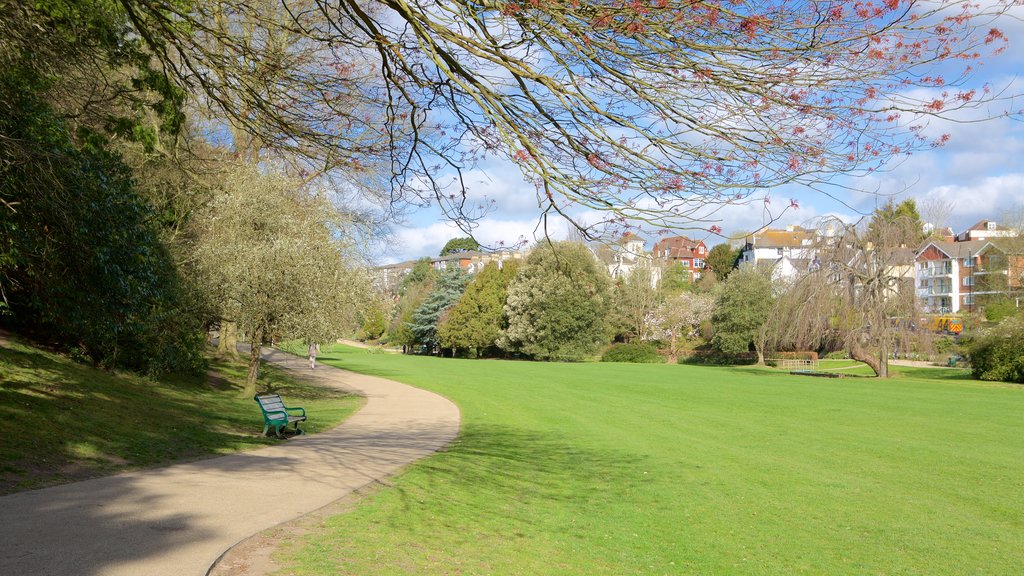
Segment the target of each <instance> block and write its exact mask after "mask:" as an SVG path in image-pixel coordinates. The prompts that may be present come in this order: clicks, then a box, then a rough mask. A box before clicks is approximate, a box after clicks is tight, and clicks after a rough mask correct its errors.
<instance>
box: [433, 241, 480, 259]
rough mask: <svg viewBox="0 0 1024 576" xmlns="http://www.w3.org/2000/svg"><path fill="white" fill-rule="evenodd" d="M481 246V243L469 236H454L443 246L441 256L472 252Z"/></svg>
mask: <svg viewBox="0 0 1024 576" xmlns="http://www.w3.org/2000/svg"><path fill="white" fill-rule="evenodd" d="M479 248H480V243H479V242H477V241H476V240H474V239H473V238H471V237H469V236H465V237H462V238H452V239H451V240H449V241H448V243H447V244H445V245H444V248H441V256H447V255H449V254H456V253H458V252H471V251H473V250H477V249H479Z"/></svg>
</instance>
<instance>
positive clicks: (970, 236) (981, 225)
mask: <svg viewBox="0 0 1024 576" xmlns="http://www.w3.org/2000/svg"><path fill="white" fill-rule="evenodd" d="M1016 235H1017V231H1016V230H1014V229H1013V228H1010V227H1007V226H1003V225H1001V224H999V223H997V222H995V221H994V220H982V221H980V222H977V223H975V224H974V225H973V226H971V227H970V228H968V229H967V230H964V231H963V232H961V233H959V234H957V235H956V241H957V242H971V241H973V240H988V239H989V238H1009V237H1011V236H1016Z"/></svg>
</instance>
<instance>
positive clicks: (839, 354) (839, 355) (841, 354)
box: [825, 350, 850, 360]
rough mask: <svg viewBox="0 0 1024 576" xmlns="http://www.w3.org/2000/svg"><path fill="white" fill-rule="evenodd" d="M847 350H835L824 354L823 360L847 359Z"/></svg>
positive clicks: (848, 352)
mask: <svg viewBox="0 0 1024 576" xmlns="http://www.w3.org/2000/svg"><path fill="white" fill-rule="evenodd" d="M849 359H850V351H849V350H836V351H835V352H829V353H828V354H825V360H849Z"/></svg>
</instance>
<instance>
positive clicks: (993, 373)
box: [970, 316, 1024, 383]
mask: <svg viewBox="0 0 1024 576" xmlns="http://www.w3.org/2000/svg"><path fill="white" fill-rule="evenodd" d="M1022 339H1024V318H1022V317H1020V316H1014V317H1011V318H1008V319H1006V320H1005V321H1004V322H1003V323H1002V324H1000V325H999V326H996V327H995V328H992V329H991V330H989V331H987V332H986V333H984V334H981V335H980V336H978V337H977V338H975V339H974V341H973V342H972V343H971V345H970V360H971V367H972V374H973V375H974V377H975V378H978V379H980V380H997V381H1003V382H1018V383H1024V348H1022V347H1021V346H1020V342H1021V340H1022Z"/></svg>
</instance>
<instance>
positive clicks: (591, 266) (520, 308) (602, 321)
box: [499, 242, 612, 361]
mask: <svg viewBox="0 0 1024 576" xmlns="http://www.w3.org/2000/svg"><path fill="white" fill-rule="evenodd" d="M611 300H612V290H611V278H609V277H608V273H607V272H606V271H605V270H604V268H603V267H602V266H599V265H598V263H597V259H596V258H595V257H594V255H593V253H591V252H590V250H589V249H588V248H587V247H586V246H585V245H583V244H578V243H573V242H557V243H553V244H543V245H540V246H538V247H536V248H534V249H533V251H532V252H530V255H529V256H528V257H527V259H526V262H524V263H523V266H522V268H521V269H520V271H519V274H518V275H517V276H516V277H515V279H514V280H513V281H512V283H511V284H510V285H509V287H508V302H507V304H506V305H505V314H506V315H507V316H508V329H507V330H506V332H505V336H504V337H503V338H502V339H501V341H500V342H499V345H500V346H501V347H502V348H504V349H506V350H509V351H512V352H520V353H523V354H526V355H528V356H532V357H534V358H537V359H541V360H564V361H579V360H583V359H585V358H587V357H589V356H592V355H595V354H597V353H598V352H599V351H600V348H601V346H603V345H604V344H606V343H607V341H608V334H607V332H608V326H607V317H608V309H609V306H610V305H611Z"/></svg>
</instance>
